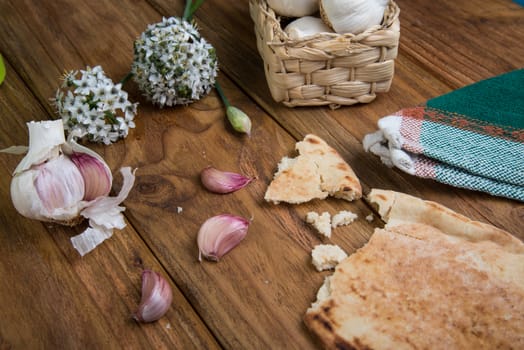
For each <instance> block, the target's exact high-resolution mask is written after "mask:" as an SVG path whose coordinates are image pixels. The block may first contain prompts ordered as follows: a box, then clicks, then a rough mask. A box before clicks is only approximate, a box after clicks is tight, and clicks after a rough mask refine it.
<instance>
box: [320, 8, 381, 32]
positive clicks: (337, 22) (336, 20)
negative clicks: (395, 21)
mask: <svg viewBox="0 0 524 350" xmlns="http://www.w3.org/2000/svg"><path fill="white" fill-rule="evenodd" d="M388 1H389V0H320V13H321V15H322V18H323V19H324V21H325V22H326V23H327V24H328V25H329V26H330V27H332V28H333V29H334V30H335V32H337V33H340V34H345V33H352V34H359V33H361V32H363V31H365V30H366V29H368V28H370V27H372V26H375V25H379V24H380V23H381V22H382V19H383V17H384V12H385V10H386V6H387V4H388Z"/></svg>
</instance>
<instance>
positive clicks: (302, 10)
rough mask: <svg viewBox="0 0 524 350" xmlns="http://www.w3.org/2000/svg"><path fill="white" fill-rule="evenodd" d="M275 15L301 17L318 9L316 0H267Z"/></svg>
mask: <svg viewBox="0 0 524 350" xmlns="http://www.w3.org/2000/svg"><path fill="white" fill-rule="evenodd" d="M267 3H268V5H269V7H271V8H272V9H273V11H275V13H276V14H277V15H280V16H286V17H303V16H309V15H312V14H314V13H315V12H317V11H318V0H267Z"/></svg>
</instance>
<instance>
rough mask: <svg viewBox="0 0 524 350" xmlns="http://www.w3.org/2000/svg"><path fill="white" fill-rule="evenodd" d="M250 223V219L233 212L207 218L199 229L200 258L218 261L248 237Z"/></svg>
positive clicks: (200, 259)
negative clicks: (232, 213)
mask: <svg viewBox="0 0 524 350" xmlns="http://www.w3.org/2000/svg"><path fill="white" fill-rule="evenodd" d="M249 224H250V221H249V220H247V219H244V218H243V217H240V216H236V215H231V214H221V215H217V216H213V217H211V218H209V219H207V220H206V221H205V222H204V223H203V224H202V226H201V227H200V230H199V231H198V236H197V244H198V251H199V253H198V260H199V261H202V257H204V258H206V259H208V260H212V261H218V260H219V259H220V258H221V257H223V256H224V255H225V254H226V253H228V252H229V251H230V250H231V249H233V248H234V247H236V246H237V245H238V244H239V243H240V242H241V241H242V240H243V239H244V238H245V237H246V235H247V230H248V228H249Z"/></svg>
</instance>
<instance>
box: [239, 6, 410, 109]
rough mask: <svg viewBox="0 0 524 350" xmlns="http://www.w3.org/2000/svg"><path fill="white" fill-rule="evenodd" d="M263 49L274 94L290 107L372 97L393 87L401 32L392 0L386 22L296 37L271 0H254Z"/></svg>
mask: <svg viewBox="0 0 524 350" xmlns="http://www.w3.org/2000/svg"><path fill="white" fill-rule="evenodd" d="M249 10H250V14H251V18H252V20H253V22H254V23H255V34H256V38H257V48H258V52H259V53H260V55H261V56H262V59H263V61H264V70H265V73H266V80H267V83H268V86H269V90H270V91H271V95H272V96H273V99H274V100H275V101H277V102H282V103H283V104H284V105H286V106H288V107H296V106H322V105H329V106H330V107H331V108H337V107H339V106H341V105H353V104H355V103H369V102H371V101H373V100H374V99H375V97H376V93H380V92H387V91H388V90H389V87H390V86H391V81H392V80H393V74H394V60H395V58H396V57H397V51H398V43H399V37H400V22H399V18H398V17H399V12H400V10H399V8H398V6H397V4H396V3H395V2H394V1H393V0H390V2H389V4H388V6H387V8H386V11H385V13H384V19H383V21H382V24H381V25H377V26H373V27H370V28H368V29H367V30H366V31H364V32H363V33H360V34H357V35H354V34H337V33H321V34H316V35H315V36H310V37H307V38H304V39H300V40H291V39H290V38H289V37H288V36H287V34H286V33H285V32H284V31H283V29H282V27H281V23H280V18H278V17H277V15H276V14H275V12H274V11H273V10H272V9H271V8H270V7H269V5H268V4H267V2H266V0H249Z"/></svg>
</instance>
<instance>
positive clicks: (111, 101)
mask: <svg viewBox="0 0 524 350" xmlns="http://www.w3.org/2000/svg"><path fill="white" fill-rule="evenodd" d="M79 73H80V77H78V75H79ZM63 80H64V82H63V84H62V87H61V89H58V90H57V92H56V95H55V97H54V99H52V100H53V102H54V105H55V107H56V110H57V113H58V115H59V116H60V117H61V118H62V121H63V123H64V129H65V131H66V132H68V133H72V132H75V133H78V134H79V135H84V136H85V137H87V138H88V139H89V140H90V141H93V142H103V143H105V144H106V145H108V144H110V143H112V142H115V141H117V140H118V139H119V138H124V137H126V136H127V135H128V133H129V129H130V128H134V127H135V123H134V121H133V119H134V118H135V115H136V112H137V106H138V103H131V102H129V100H128V99H127V97H128V95H127V92H125V91H123V90H122V84H116V85H115V84H113V81H112V80H111V79H109V78H108V77H107V76H106V75H105V73H104V71H103V70H102V67H100V66H96V67H93V68H91V67H87V68H86V70H80V71H76V70H72V71H70V72H67V73H65V74H64V76H63Z"/></svg>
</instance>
